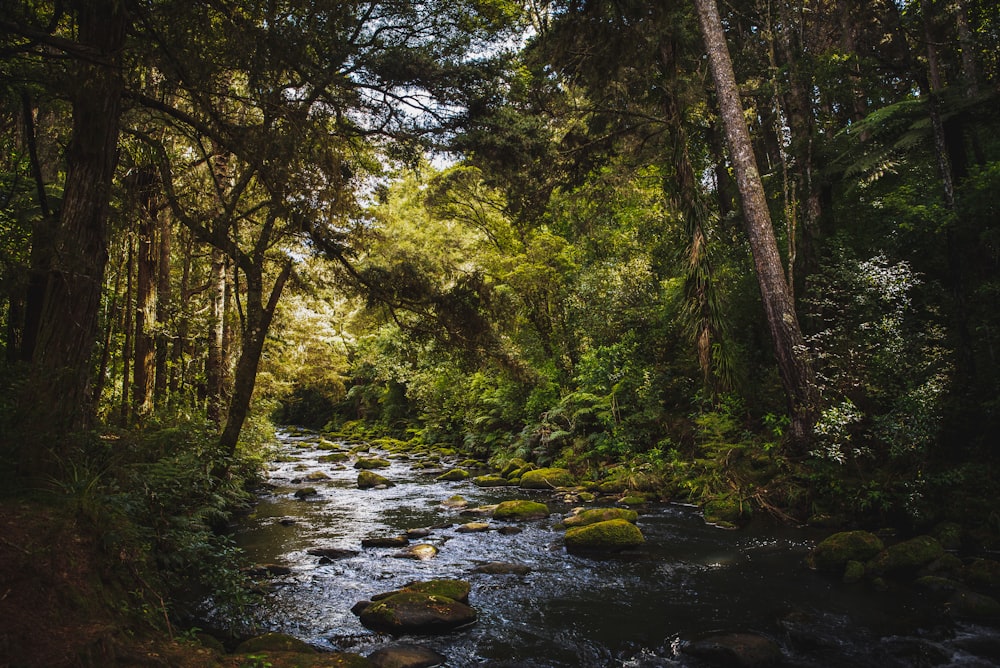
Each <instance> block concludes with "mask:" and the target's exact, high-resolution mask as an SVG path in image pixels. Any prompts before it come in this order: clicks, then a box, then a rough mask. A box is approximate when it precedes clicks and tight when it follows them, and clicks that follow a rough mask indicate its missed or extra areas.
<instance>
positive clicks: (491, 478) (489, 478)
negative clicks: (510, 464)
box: [472, 475, 514, 487]
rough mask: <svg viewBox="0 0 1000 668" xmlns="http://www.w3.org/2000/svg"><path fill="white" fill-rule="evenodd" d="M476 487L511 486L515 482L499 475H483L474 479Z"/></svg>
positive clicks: (473, 482)
mask: <svg viewBox="0 0 1000 668" xmlns="http://www.w3.org/2000/svg"><path fill="white" fill-rule="evenodd" d="M472 484H473V485H475V486H476V487H510V486H512V485H513V484H514V483H512V482H511V481H509V480H507V479H506V478H504V477H503V476H499V475H481V476H477V477H475V478H473V479H472Z"/></svg>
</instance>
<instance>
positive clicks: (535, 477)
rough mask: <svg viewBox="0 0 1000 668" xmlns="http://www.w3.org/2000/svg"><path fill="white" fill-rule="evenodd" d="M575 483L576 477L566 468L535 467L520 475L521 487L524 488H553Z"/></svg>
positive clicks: (570, 485) (569, 485)
mask: <svg viewBox="0 0 1000 668" xmlns="http://www.w3.org/2000/svg"><path fill="white" fill-rule="evenodd" d="M575 484H576V478H574V477H573V474H572V473H570V472H569V471H568V470H566V469H559V468H545V469H535V470H533V471H526V472H524V473H523V474H522V475H521V487H523V488H524V489H555V488H556V487H572V486H573V485H575Z"/></svg>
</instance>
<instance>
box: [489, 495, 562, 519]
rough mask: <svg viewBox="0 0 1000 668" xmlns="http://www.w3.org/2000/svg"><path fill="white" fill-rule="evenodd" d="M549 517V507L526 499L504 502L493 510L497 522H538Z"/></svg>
mask: <svg viewBox="0 0 1000 668" xmlns="http://www.w3.org/2000/svg"><path fill="white" fill-rule="evenodd" d="M548 516H549V507H548V506H546V505H545V504H544V503H539V502H538V501H528V500H526V499H514V500H512V501H503V502H501V503H500V504H498V505H497V507H496V508H495V509H494V510H493V519H497V520H538V519H542V518H544V517H548Z"/></svg>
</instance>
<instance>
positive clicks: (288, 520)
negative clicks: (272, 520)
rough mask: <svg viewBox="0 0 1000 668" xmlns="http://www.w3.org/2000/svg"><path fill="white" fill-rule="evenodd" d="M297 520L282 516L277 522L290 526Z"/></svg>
mask: <svg viewBox="0 0 1000 668" xmlns="http://www.w3.org/2000/svg"><path fill="white" fill-rule="evenodd" d="M297 522H298V520H297V519H295V518H294V517H282V518H281V519H280V520H278V524H280V525H281V526H283V527H290V526H292V525H293V524H296V523H297Z"/></svg>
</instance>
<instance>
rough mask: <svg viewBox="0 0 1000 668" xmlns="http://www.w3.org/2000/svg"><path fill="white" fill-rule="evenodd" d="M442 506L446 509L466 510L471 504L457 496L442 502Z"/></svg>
mask: <svg viewBox="0 0 1000 668" xmlns="http://www.w3.org/2000/svg"><path fill="white" fill-rule="evenodd" d="M441 505H442V506H444V507H445V508H456V509H457V508H465V507H466V506H468V505H469V502H468V501H466V500H465V499H464V498H463V497H462V496H461V495H459V494H456V495H454V496H450V497H448V498H447V499H445V500H444V501H442V502H441Z"/></svg>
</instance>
